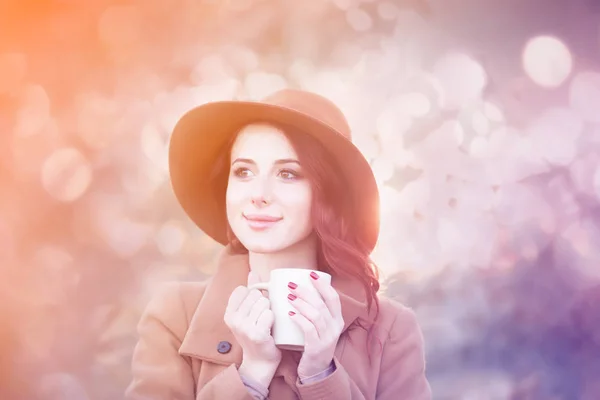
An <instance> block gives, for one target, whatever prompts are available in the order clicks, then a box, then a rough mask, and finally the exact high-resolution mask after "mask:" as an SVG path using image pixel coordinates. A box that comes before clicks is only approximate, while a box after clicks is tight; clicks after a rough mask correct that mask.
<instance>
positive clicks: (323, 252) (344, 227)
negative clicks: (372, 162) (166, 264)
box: [211, 122, 381, 359]
mask: <svg viewBox="0 0 600 400" xmlns="http://www.w3.org/2000/svg"><path fill="white" fill-rule="evenodd" d="M257 123H262V122H257ZM264 124H265V125H270V126H274V127H276V128H278V129H280V130H281V131H282V133H283V134H285V136H286V137H287V138H288V140H289V141H290V143H291V144H292V146H293V148H294V150H295V151H296V153H297V154H298V159H299V161H300V165H301V166H302V171H303V174H305V175H306V177H307V178H308V180H309V182H310V184H311V187H312V205H311V218H312V225H313V229H314V231H315V234H316V235H317V238H318V240H317V243H318V248H317V251H318V254H317V261H318V265H319V269H320V270H322V271H324V272H327V273H329V274H331V275H332V276H336V275H338V276H345V277H349V278H353V279H356V280H358V281H359V282H360V283H361V284H362V287H363V289H364V291H365V294H366V298H367V307H368V310H369V311H370V310H371V309H372V307H373V306H375V308H376V312H375V315H374V318H373V319H372V320H371V321H363V323H361V322H360V321H359V322H358V323H357V326H358V327H361V328H363V329H366V330H367V331H368V336H369V337H370V336H371V333H372V330H371V329H369V328H368V327H367V326H365V324H364V323H367V324H369V325H370V324H372V323H373V322H375V320H376V319H377V317H378V315H379V300H378V297H377V292H378V291H379V288H380V284H379V270H378V268H377V266H376V265H375V263H374V262H373V261H372V260H371V258H370V249H368V248H367V246H366V245H365V244H364V243H363V241H362V240H361V238H360V232H359V231H358V230H357V228H356V225H355V224H354V221H355V217H354V216H355V209H354V207H355V206H354V204H353V203H352V198H351V196H344V195H343V193H344V192H346V191H347V188H348V182H347V181H346V178H345V175H344V174H342V172H341V170H340V167H339V165H338V164H337V163H336V162H335V160H334V159H333V157H332V156H331V155H330V154H329V152H328V151H327V150H326V149H325V147H323V146H322V145H321V143H320V142H319V141H318V140H317V139H315V138H314V137H313V136H312V135H309V134H306V133H304V132H302V131H301V130H299V129H298V128H295V127H290V126H286V125H282V124H273V123H268V122H267V123H264ZM238 134H239V133H238ZM238 134H236V135H233V137H232V138H231V139H230V140H229V141H228V142H227V143H226V145H225V146H224V148H223V149H222V151H220V152H219V156H218V157H217V160H216V161H215V164H214V169H213V173H212V175H211V182H212V185H213V187H214V189H215V191H214V193H215V194H216V198H215V199H214V200H215V201H216V202H217V205H218V207H219V209H221V210H222V215H223V217H224V218H225V219H227V217H226V211H225V195H226V190H227V182H228V176H229V173H230V170H229V169H230V162H231V160H230V158H231V149H232V147H233V144H234V143H235V140H236V139H237V136H238ZM227 226H228V237H229V242H230V245H231V247H232V249H233V250H234V251H237V252H247V250H246V249H245V248H244V246H243V244H241V243H240V242H239V240H237V238H236V237H235V235H234V234H233V232H232V231H231V228H229V224H228V225H227ZM379 345H380V346H381V343H379ZM370 358H371V354H370V351H369V359H370Z"/></svg>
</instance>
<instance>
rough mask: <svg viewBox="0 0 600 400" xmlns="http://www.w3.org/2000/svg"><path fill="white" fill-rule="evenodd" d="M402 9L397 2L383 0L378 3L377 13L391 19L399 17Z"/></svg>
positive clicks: (388, 19)
mask: <svg viewBox="0 0 600 400" xmlns="http://www.w3.org/2000/svg"><path fill="white" fill-rule="evenodd" d="M399 12H400V9H399V8H398V6H396V4H394V3H392V2H389V1H382V2H379V3H378V4H377V14H378V15H379V18H381V19H383V20H387V21H391V20H393V19H395V18H397V17H398V14H399Z"/></svg>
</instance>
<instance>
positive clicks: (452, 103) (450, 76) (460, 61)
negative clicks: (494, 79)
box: [433, 53, 487, 109]
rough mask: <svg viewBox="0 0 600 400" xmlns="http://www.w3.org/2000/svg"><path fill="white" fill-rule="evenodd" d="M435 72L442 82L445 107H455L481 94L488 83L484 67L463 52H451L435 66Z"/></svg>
mask: <svg viewBox="0 0 600 400" xmlns="http://www.w3.org/2000/svg"><path fill="white" fill-rule="evenodd" d="M433 74H434V75H435V77H436V78H437V79H438V81H439V83H440V84H441V86H442V88H443V91H444V96H445V99H444V100H445V103H444V104H443V107H444V108H447V109H455V108H459V107H461V106H462V105H464V104H466V103H468V102H470V101H472V100H475V99H477V98H479V97H480V96H481V93H482V92H483V89H484V88H485V87H486V85H487V75H486V73H485V70H484V69H483V67H482V66H481V65H480V64H479V62H477V61H476V60H475V59H473V58H472V57H470V56H468V55H466V54H462V53H449V54H447V55H445V56H444V57H442V58H440V59H439V60H438V61H437V62H436V64H435V66H434V67H433Z"/></svg>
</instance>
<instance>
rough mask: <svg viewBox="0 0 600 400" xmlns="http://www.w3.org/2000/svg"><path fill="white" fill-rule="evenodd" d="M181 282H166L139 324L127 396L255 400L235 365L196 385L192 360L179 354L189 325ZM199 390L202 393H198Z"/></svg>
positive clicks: (140, 399)
mask: <svg viewBox="0 0 600 400" xmlns="http://www.w3.org/2000/svg"><path fill="white" fill-rule="evenodd" d="M188 324H189V321H188V318H187V316H186V312H185V307H184V305H183V302H182V299H181V288H180V285H179V284H169V285H167V286H165V287H164V288H163V289H162V290H161V291H160V292H159V293H158V294H157V295H156V296H155V297H154V298H153V299H152V300H151V301H150V303H149V304H148V306H147V308H146V310H145V311H144V313H143V314H142V317H141V319H140V322H139V324H138V335H139V340H138V342H137V344H136V346H135V349H134V352H133V360H132V375H133V379H132V381H131V383H130V385H129V387H128V388H127V390H126V393H125V398H126V399H127V400H159V399H160V400H196V399H197V400H202V399H214V398H227V399H231V400H252V396H250V393H249V391H248V390H247V389H246V387H245V386H244V383H243V382H242V380H241V378H240V375H239V373H238V371H237V368H236V367H235V365H231V366H229V367H227V368H226V369H224V370H223V371H222V372H221V373H220V374H219V375H217V376H215V377H214V378H213V379H212V380H211V381H210V382H208V384H206V385H205V386H204V387H202V388H198V389H197V388H196V387H195V380H194V376H193V372H192V362H191V359H190V358H189V357H187V356H182V355H180V354H179V347H180V346H181V342H182V340H183V338H184V337H185V333H186V331H187V329H188ZM196 391H198V393H196Z"/></svg>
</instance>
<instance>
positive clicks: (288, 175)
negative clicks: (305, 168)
mask: <svg viewBox="0 0 600 400" xmlns="http://www.w3.org/2000/svg"><path fill="white" fill-rule="evenodd" d="M279 175H280V176H281V177H282V178H283V179H285V180H293V179H298V178H300V175H299V174H298V173H296V172H295V171H292V170H289V169H283V170H281V171H280V172H279Z"/></svg>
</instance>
